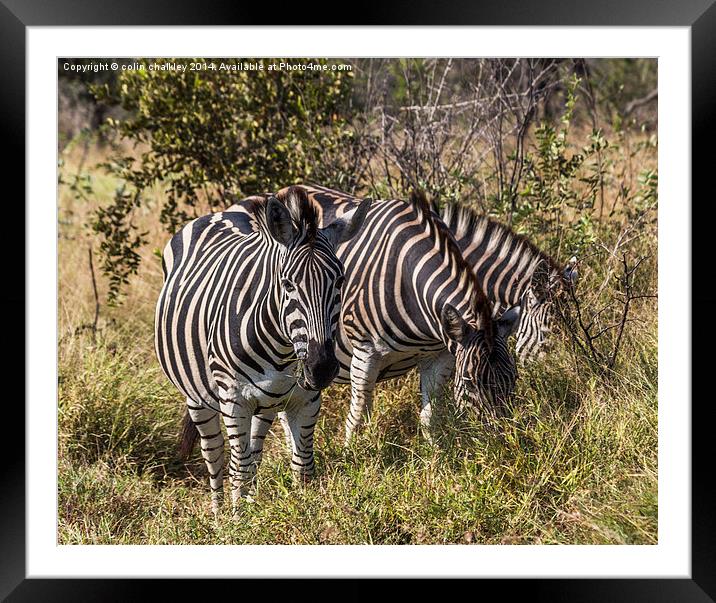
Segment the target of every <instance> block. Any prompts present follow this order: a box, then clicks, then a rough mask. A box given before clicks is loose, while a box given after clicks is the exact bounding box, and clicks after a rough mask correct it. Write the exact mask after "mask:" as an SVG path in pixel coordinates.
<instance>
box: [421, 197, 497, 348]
mask: <svg viewBox="0 0 716 603" xmlns="http://www.w3.org/2000/svg"><path fill="white" fill-rule="evenodd" d="M410 203H411V204H412V205H413V207H415V208H416V210H417V212H418V215H420V216H421V218H422V220H423V221H424V222H426V223H428V224H430V225H431V226H432V227H433V229H434V231H435V232H436V234H437V235H438V237H440V238H441V240H442V241H444V242H445V249H446V251H447V252H448V253H449V254H451V255H452V257H453V259H454V261H455V263H456V265H457V268H458V270H459V271H460V273H461V274H462V275H463V276H464V278H466V279H467V282H468V286H469V287H470V289H471V290H472V291H473V292H474V297H475V300H476V302H477V303H476V306H475V307H474V308H473V310H474V311H475V313H476V314H477V316H478V318H481V321H480V322H481V323H482V324H481V326H482V328H483V329H484V331H485V335H486V336H487V338H488V340H489V341H492V340H493V339H494V337H495V329H494V325H493V322H492V311H491V305H490V302H489V301H488V299H487V296H486V295H485V292H484V291H483V290H482V287H481V286H480V282H479V281H478V280H477V275H476V274H475V271H474V270H473V269H472V266H470V264H468V262H467V261H466V260H465V258H464V257H463V255H462V251H460V246H459V245H458V244H457V241H456V240H455V236H454V235H453V233H452V232H451V231H450V228H448V226H447V222H446V221H443V220H441V219H440V216H439V215H438V213H437V212H436V211H434V209H433V207H434V205H433V204H432V203H431V202H430V201H428V199H427V197H426V195H425V192H424V191H419V190H414V191H412V192H411V193H410Z"/></svg>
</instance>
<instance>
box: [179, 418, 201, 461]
mask: <svg viewBox="0 0 716 603" xmlns="http://www.w3.org/2000/svg"><path fill="white" fill-rule="evenodd" d="M198 438H199V430H198V429H197V428H196V425H194V421H192V420H191V417H190V416H189V411H188V410H187V411H186V412H185V413H184V419H183V421H182V428H181V439H180V441H179V458H180V459H181V460H182V461H186V460H187V459H188V458H189V455H190V454H191V451H192V450H194V444H196V441H197V439H198Z"/></svg>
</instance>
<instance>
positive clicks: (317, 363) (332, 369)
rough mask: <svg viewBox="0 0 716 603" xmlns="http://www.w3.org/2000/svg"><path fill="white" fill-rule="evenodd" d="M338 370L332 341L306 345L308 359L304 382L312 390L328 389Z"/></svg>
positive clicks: (312, 342)
mask: <svg viewBox="0 0 716 603" xmlns="http://www.w3.org/2000/svg"><path fill="white" fill-rule="evenodd" d="M339 369H340V367H339V365H338V360H337V359H336V354H335V351H334V344H333V340H332V339H328V340H326V341H325V342H323V343H322V344H319V343H318V342H317V341H310V342H309V343H308V357H307V359H306V365H305V367H304V372H305V375H306V381H307V382H308V383H309V384H310V385H311V387H312V388H313V389H318V390H320V389H324V388H326V387H328V385H330V383H331V381H333V380H334V379H335V378H336V376H337V375H338V371H339Z"/></svg>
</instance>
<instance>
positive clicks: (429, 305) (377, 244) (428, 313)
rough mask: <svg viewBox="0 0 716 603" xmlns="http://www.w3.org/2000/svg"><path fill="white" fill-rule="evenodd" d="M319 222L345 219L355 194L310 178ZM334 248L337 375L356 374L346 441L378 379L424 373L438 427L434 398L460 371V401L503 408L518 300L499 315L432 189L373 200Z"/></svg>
mask: <svg viewBox="0 0 716 603" xmlns="http://www.w3.org/2000/svg"><path fill="white" fill-rule="evenodd" d="M304 189H305V190H306V192H307V194H308V197H309V198H310V199H311V200H312V201H313V203H314V205H315V206H316V208H317V212H318V215H319V221H320V223H323V224H325V223H330V222H331V221H333V220H336V219H340V217H341V216H342V215H344V214H345V212H348V211H351V210H352V208H353V207H354V200H353V198H350V199H349V198H347V197H345V196H344V195H342V194H341V193H337V192H336V191H331V190H330V189H324V188H321V187H309V186H305V187H304ZM336 254H337V256H338V257H339V259H341V261H342V262H343V264H344V270H345V277H346V283H345V285H344V289H343V304H342V310H341V323H340V325H339V329H338V333H337V345H336V355H337V358H338V361H339V364H340V371H339V373H338V376H337V378H336V381H337V382H339V383H347V382H350V383H351V406H350V411H349V414H348V418H347V420H346V433H345V436H346V442H349V441H350V439H351V437H352V435H353V432H354V430H355V429H356V428H357V427H358V426H359V424H360V423H361V421H362V418H363V415H364V414H366V413H367V412H369V411H370V409H371V406H372V401H373V390H374V388H375V385H376V383H377V382H379V381H384V380H387V379H392V378H394V377H398V376H400V375H404V374H405V373H407V372H408V371H410V370H411V369H413V368H414V367H417V368H418V370H419V372H420V387H421V406H422V409H421V412H420V422H421V425H422V427H423V429H424V432H425V433H426V435H428V436H429V434H430V429H431V417H432V402H433V401H434V400H435V399H436V398H438V397H440V396H441V394H442V393H443V391H444V388H445V384H446V383H447V381H448V379H449V378H450V376H451V375H452V373H453V372H454V371H455V372H456V374H457V377H456V379H455V380H454V384H455V385H454V390H453V394H454V395H455V398H456V400H457V401H458V402H460V403H463V404H464V403H466V404H468V405H470V406H472V407H473V408H476V409H481V410H486V411H488V412H497V413H503V412H504V410H505V404H506V403H507V401H508V399H509V398H510V396H511V394H512V391H513V389H514V385H515V381H516V377H517V373H516V367H515V361H514V358H513V357H512V355H511V354H510V352H509V350H508V348H507V336H508V335H509V334H510V332H511V330H512V329H513V328H514V326H515V325H516V322H517V318H518V315H519V309H518V308H514V309H511V310H509V311H508V312H506V313H505V314H504V315H503V316H502V317H501V318H500V319H499V320H496V321H495V320H493V319H492V317H491V309H490V304H489V302H488V301H487V299H486V297H485V295H484V293H483V292H482V289H481V288H480V286H479V283H478V281H477V279H476V277H475V274H474V272H473V271H472V269H471V267H470V266H469V265H468V264H467V263H466V262H465V260H464V259H463V257H462V254H461V253H460V249H459V247H458V246H457V244H456V242H455V239H454V237H453V236H452V234H451V233H450V231H449V230H448V228H447V226H446V225H445V224H444V223H443V222H442V221H441V220H440V218H439V217H438V216H437V215H436V214H435V213H434V212H433V211H432V209H431V208H430V206H429V204H428V203H427V201H426V200H425V199H424V197H420V196H415V197H413V198H412V199H411V200H410V201H400V200H387V201H375V202H373V205H372V206H371V209H370V211H369V212H368V215H367V217H366V219H365V222H364V224H363V228H362V229H361V230H360V231H359V233H358V234H357V236H355V237H354V238H353V239H351V240H350V241H347V242H344V243H342V244H340V245H339V246H338V247H337V249H336Z"/></svg>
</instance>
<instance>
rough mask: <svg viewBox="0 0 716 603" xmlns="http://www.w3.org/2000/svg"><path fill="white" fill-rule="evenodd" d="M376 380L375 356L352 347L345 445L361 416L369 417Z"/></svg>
mask: <svg viewBox="0 0 716 603" xmlns="http://www.w3.org/2000/svg"><path fill="white" fill-rule="evenodd" d="M377 380H378V366H377V362H376V361H375V356H373V355H371V354H370V353H366V352H364V351H362V350H360V349H357V348H355V347H354V348H353V358H351V407H350V410H349V411H348V417H347V418H346V441H345V445H346V446H348V444H350V441H351V439H352V437H353V433H354V432H355V430H356V429H358V428H359V427H360V425H361V423H362V422H363V416H364V415H365V417H366V418H369V417H370V412H371V410H372V408H373V390H375V384H376V381H377Z"/></svg>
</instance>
